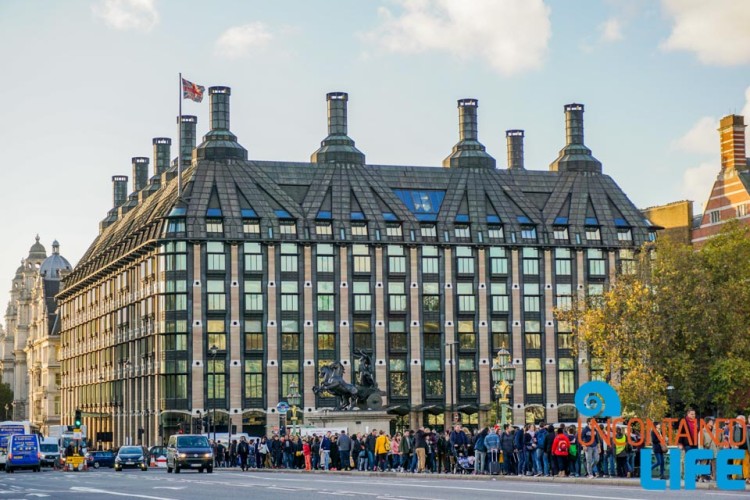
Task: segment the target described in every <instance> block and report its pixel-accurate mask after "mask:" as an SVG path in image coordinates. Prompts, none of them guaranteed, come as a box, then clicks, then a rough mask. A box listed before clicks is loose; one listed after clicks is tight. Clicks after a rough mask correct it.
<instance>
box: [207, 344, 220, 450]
mask: <svg viewBox="0 0 750 500" xmlns="http://www.w3.org/2000/svg"><path fill="white" fill-rule="evenodd" d="M208 351H209V352H210V353H211V392H212V394H211V395H212V396H213V398H211V408H210V409H211V413H212V415H211V420H212V421H213V425H214V443H216V353H217V352H218V351H219V348H218V347H216V346H215V345H212V346H211V348H210V349H209V350H208ZM209 432H210V431H209Z"/></svg>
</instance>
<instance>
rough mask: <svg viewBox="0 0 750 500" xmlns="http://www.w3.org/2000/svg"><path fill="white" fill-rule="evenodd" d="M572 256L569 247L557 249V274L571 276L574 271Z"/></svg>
mask: <svg viewBox="0 0 750 500" xmlns="http://www.w3.org/2000/svg"><path fill="white" fill-rule="evenodd" d="M572 267H573V265H572V256H571V252H570V249H569V248H556V249H555V275H556V276H570V275H571V273H572Z"/></svg>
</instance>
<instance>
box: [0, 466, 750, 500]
mask: <svg viewBox="0 0 750 500" xmlns="http://www.w3.org/2000/svg"><path fill="white" fill-rule="evenodd" d="M230 496H234V497H240V498H249V497H252V498H259V499H274V500H278V499H279V498H296V499H299V498H304V499H305V500H318V499H319V500H331V499H332V498H338V497H353V498H358V499H365V500H366V499H370V500H399V499H405V500H450V499H461V498H471V499H487V500H490V499H492V500H497V499H498V498H502V497H511V498H519V499H521V498H568V499H585V500H597V499H601V500H640V499H659V500H666V499H670V498H674V499H687V498H703V500H709V499H712V500H713V499H715V500H724V499H729V498H740V499H747V500H750V492H741V493H734V492H727V491H719V490H698V491H666V492H651V491H645V490H643V489H641V488H640V486H639V485H638V483H636V482H634V483H633V484H632V485H629V486H614V485H607V484H606V480H601V483H596V484H576V483H572V482H562V481H561V480H554V479H550V480H548V481H542V482H532V481H524V480H503V479H502V478H491V477H490V478H486V479H485V478H475V479H474V480H465V479H454V478H438V477H433V476H417V477H412V476H407V477H403V476H402V477H396V476H388V477H383V476H368V475H351V476H346V475H337V474H325V473H317V474H309V473H304V474H299V473H294V472H291V473H288V472H247V473H241V472H239V471H224V470H218V471H215V472H214V473H213V474H211V475H209V474H198V473H195V472H184V473H182V474H180V475H176V474H167V472H166V470H165V469H150V470H148V471H147V472H142V471H139V470H126V471H123V472H117V473H116V472H114V471H112V470H109V469H107V470H96V471H93V470H92V471H88V472H78V473H73V472H65V473H63V472H52V471H49V470H45V471H44V472H42V473H33V472H17V473H14V474H2V475H0V500H15V499H26V500H29V499H33V498H49V499H50V500H52V499H55V500H56V499H84V500H87V499H91V500H94V499H96V500H98V499H107V498H111V499H113V500H117V499H118V498H134V499H139V498H143V499H151V500H183V499H185V500H192V499H196V500H197V499H201V500H204V499H208V500H216V499H217V498H229V497H230Z"/></svg>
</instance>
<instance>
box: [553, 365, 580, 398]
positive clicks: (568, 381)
mask: <svg viewBox="0 0 750 500" xmlns="http://www.w3.org/2000/svg"><path fill="white" fill-rule="evenodd" d="M557 369H558V372H559V375H558V376H559V381H560V383H559V386H560V387H559V389H560V394H575V392H576V371H575V369H576V364H575V360H574V359H573V358H560V359H558V360H557Z"/></svg>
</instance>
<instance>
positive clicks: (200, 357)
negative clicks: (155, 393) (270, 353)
mask: <svg viewBox="0 0 750 500" xmlns="http://www.w3.org/2000/svg"><path fill="white" fill-rule="evenodd" d="M201 275H202V274H201V245H200V243H195V244H193V325H192V329H193V346H192V347H193V362H192V363H191V382H192V391H191V405H190V407H191V408H192V410H193V411H195V410H198V409H200V410H201V411H202V413H205V412H206V410H205V409H206V406H207V405H206V400H205V383H204V380H205V373H206V366H205V359H206V355H205V350H204V348H203V339H204V331H205V324H204V323H205V321H204V320H203V282H202V280H201Z"/></svg>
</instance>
